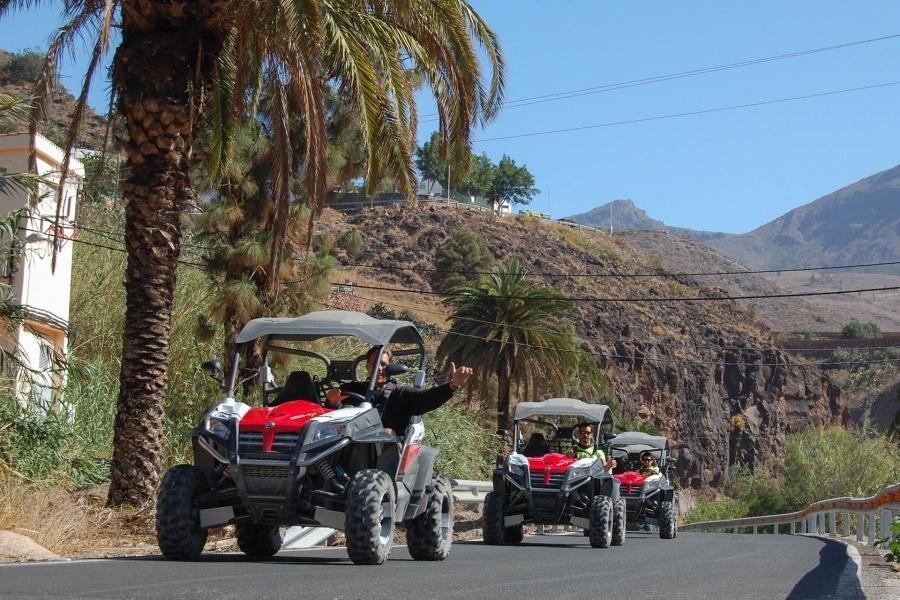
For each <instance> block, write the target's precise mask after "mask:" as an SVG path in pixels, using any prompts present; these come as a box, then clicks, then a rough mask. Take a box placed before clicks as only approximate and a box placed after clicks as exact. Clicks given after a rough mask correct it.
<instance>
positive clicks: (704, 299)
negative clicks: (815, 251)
mask: <svg viewBox="0 0 900 600" xmlns="http://www.w3.org/2000/svg"><path fill="white" fill-rule="evenodd" d="M331 285H333V286H343V287H356V288H359V289H363V290H379V291H382V292H399V293H404V294H420V295H424V296H443V297H455V296H459V295H460V294H459V293H455V292H439V291H434V290H414V289H410V288H392V287H382V286H375V285H363V284H358V283H354V284H352V286H351V285H348V284H345V283H339V282H332V283H331ZM896 290H900V285H897V286H887V287H878V288H859V289H853V290H828V291H824V292H788V293H785V294H747V295H743V296H696V297H682V296H675V297H672V296H669V297H666V296H660V297H658V298H653V297H645V296H637V297H630V298H629V297H622V298H613V297H609V298H602V297H598V296H563V295H560V296H517V295H509V294H499V295H494V294H491V295H489V297H491V298H498V299H503V300H568V301H569V302H708V301H727V300H760V299H764V298H806V297H810V296H834V295H839V294H862V293H866V292H890V291H896Z"/></svg>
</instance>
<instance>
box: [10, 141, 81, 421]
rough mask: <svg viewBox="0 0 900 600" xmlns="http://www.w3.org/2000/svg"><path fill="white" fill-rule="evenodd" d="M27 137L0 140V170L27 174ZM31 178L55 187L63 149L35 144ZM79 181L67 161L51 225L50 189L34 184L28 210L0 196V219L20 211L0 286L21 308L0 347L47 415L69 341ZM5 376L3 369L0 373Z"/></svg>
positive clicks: (19, 200) (17, 196)
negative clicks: (33, 200) (19, 318)
mask: <svg viewBox="0 0 900 600" xmlns="http://www.w3.org/2000/svg"><path fill="white" fill-rule="evenodd" d="M29 140H30V136H29V135H28V134H27V133H20V134H7V135H0V171H5V172H7V173H22V172H28V170H29V169H28V153H29ZM35 146H36V154H37V172H38V174H40V175H43V176H45V177H46V178H47V179H48V180H49V181H50V182H54V181H56V182H58V181H59V173H60V172H61V170H62V161H63V151H62V150H61V149H60V148H59V147H58V146H56V145H55V144H53V143H52V142H50V141H49V140H48V139H47V138H45V137H43V136H42V135H38V136H37V137H36V140H35ZM83 180H84V166H83V165H82V164H81V163H80V162H79V161H77V160H75V159H72V160H70V162H69V175H68V176H67V178H66V183H65V189H64V190H63V194H62V204H61V206H60V214H59V227H57V225H56V205H57V202H56V188H55V187H54V186H53V185H48V184H44V183H42V184H40V185H39V186H38V190H39V201H38V202H37V203H36V204H35V205H34V206H32V207H30V208H28V207H29V201H28V200H29V199H28V194H26V193H24V192H21V191H18V190H7V191H6V192H5V193H0V216H5V215H8V214H9V213H10V212H11V211H13V210H16V209H22V208H26V209H27V213H26V216H25V217H23V218H22V219H21V221H20V227H19V231H18V235H17V236H16V238H15V239H13V240H9V239H3V240H0V242H2V250H0V281H3V283H6V284H7V285H9V286H10V288H11V290H12V296H13V297H12V303H13V304H15V305H18V306H20V307H21V310H22V314H23V316H24V318H23V320H22V322H21V323H18V324H12V325H11V326H7V327H4V328H3V329H2V330H0V343H2V345H3V348H4V349H5V350H6V351H7V352H8V353H9V352H15V353H16V355H17V356H18V361H19V363H20V364H21V365H22V366H24V367H27V371H26V370H25V369H16V375H15V385H16V390H17V392H18V394H19V395H20V396H21V397H22V398H23V399H29V398H30V399H31V400H33V401H34V404H33V406H35V408H38V409H45V410H46V409H48V408H50V404H51V402H52V400H53V390H54V389H62V387H63V386H64V385H65V380H66V372H65V369H64V368H60V361H59V360H57V359H63V358H65V357H66V354H67V350H68V337H69V296H70V290H71V280H72V245H73V242H72V234H73V227H72V222H73V221H74V220H75V203H76V199H77V195H78V190H79V188H80V186H81V184H82V182H83ZM54 232H57V233H58V234H59V247H58V251H57V256H56V266H55V269H54V268H53V267H52V258H53V234H54ZM7 374H9V370H7V372H6V373H4V375H7Z"/></svg>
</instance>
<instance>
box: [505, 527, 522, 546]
mask: <svg viewBox="0 0 900 600" xmlns="http://www.w3.org/2000/svg"><path fill="white" fill-rule="evenodd" d="M523 539H525V526H524V525H522V524H521V523H519V524H518V525H513V526H512V527H506V528H504V529H503V543H504V544H506V545H507V546H515V545H517V544H521V543H522V540H523Z"/></svg>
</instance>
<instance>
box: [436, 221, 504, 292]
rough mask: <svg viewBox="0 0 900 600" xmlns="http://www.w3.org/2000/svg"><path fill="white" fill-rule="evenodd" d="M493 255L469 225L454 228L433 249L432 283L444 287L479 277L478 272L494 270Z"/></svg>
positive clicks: (440, 287)
mask: <svg viewBox="0 0 900 600" xmlns="http://www.w3.org/2000/svg"><path fill="white" fill-rule="evenodd" d="M494 263H495V261H494V256H493V255H492V254H491V253H490V251H489V250H488V249H487V246H486V245H485V243H484V238H482V237H481V236H480V235H479V234H477V233H475V232H474V231H471V230H469V229H457V230H456V231H454V232H453V233H451V234H450V236H449V237H448V238H447V239H446V240H445V241H444V243H443V244H441V245H440V246H438V248H437V250H435V252H434V266H435V268H436V269H437V272H435V273H434V275H433V278H432V284H433V285H434V286H435V287H436V288H438V289H441V290H447V289H450V288H452V287H455V286H457V285H461V284H463V283H470V282H474V281H478V280H479V279H481V277H482V276H481V275H478V274H477V273H482V272H489V271H493V270H494Z"/></svg>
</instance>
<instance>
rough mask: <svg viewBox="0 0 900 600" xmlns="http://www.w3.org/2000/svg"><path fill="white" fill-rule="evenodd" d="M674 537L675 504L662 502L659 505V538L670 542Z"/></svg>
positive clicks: (666, 501) (675, 532) (675, 533)
mask: <svg viewBox="0 0 900 600" xmlns="http://www.w3.org/2000/svg"><path fill="white" fill-rule="evenodd" d="M676 535H677V531H676V524H675V503H674V502H672V501H671V500H663V501H662V502H660V504H659V537H660V538H661V539H664V540H671V539H672V538H674V537H675V536H676Z"/></svg>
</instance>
